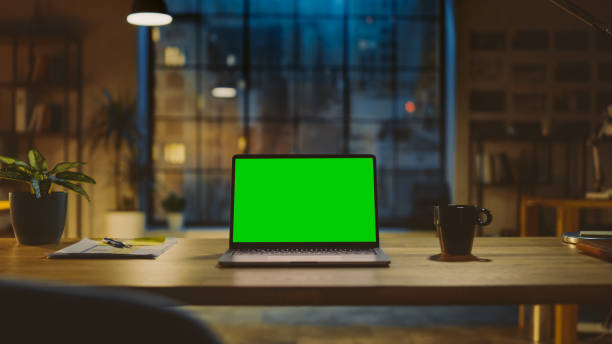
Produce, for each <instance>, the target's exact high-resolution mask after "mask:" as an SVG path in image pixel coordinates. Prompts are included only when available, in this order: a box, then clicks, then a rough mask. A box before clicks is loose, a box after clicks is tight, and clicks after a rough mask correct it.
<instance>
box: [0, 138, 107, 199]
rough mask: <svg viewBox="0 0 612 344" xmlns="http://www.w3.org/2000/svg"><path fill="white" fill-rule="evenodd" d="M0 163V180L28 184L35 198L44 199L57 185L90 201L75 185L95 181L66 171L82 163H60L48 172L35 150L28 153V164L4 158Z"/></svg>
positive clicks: (78, 186)
mask: <svg viewBox="0 0 612 344" xmlns="http://www.w3.org/2000/svg"><path fill="white" fill-rule="evenodd" d="M0 161H2V162H3V163H4V164H5V165H6V166H5V167H4V169H2V170H0V179H7V180H14V181H18V182H22V183H27V184H30V192H31V193H32V194H33V195H34V196H35V197H36V198H43V197H46V196H47V195H49V194H50V193H51V191H52V190H53V185H54V184H57V185H60V186H63V187H65V188H67V189H70V190H72V191H75V192H77V193H79V194H81V195H82V196H84V197H85V198H87V200H88V201H91V200H90V199H89V195H88V194H87V192H85V190H84V189H83V188H82V187H81V186H80V185H79V184H75V183H89V184H95V183H96V181H95V180H93V178H91V177H89V176H87V175H85V174H83V173H81V172H74V171H68V170H70V169H72V168H75V167H79V166H81V165H85V163H84V162H60V163H59V164H57V165H55V167H53V168H52V169H50V170H49V169H48V165H47V160H46V159H45V157H43V155H42V154H40V152H39V151H38V150H37V149H35V148H34V149H30V151H29V152H28V162H29V164H28V163H26V162H23V161H20V160H17V159H13V158H9V157H5V156H0Z"/></svg>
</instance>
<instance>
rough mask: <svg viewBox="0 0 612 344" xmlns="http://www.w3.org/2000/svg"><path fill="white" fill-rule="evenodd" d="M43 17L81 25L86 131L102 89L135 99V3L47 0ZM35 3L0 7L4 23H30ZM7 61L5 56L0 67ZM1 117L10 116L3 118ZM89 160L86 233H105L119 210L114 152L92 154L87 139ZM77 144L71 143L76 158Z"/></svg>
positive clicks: (72, 224) (21, 0)
mask: <svg viewBox="0 0 612 344" xmlns="http://www.w3.org/2000/svg"><path fill="white" fill-rule="evenodd" d="M40 3H41V14H42V16H43V17H49V18H62V19H64V20H66V21H71V22H77V23H78V27H79V31H80V32H79V33H80V34H81V35H82V37H83V79H84V85H83V115H84V121H83V123H84V126H85V127H87V126H88V123H90V121H91V119H92V118H93V116H95V115H96V110H97V108H99V106H100V104H101V100H102V89H103V88H106V89H109V90H110V91H111V92H113V93H114V94H129V95H132V96H134V97H135V96H136V94H137V92H136V89H137V85H136V62H137V61H136V48H137V47H136V32H137V29H136V27H134V26H132V25H129V24H128V23H127V22H126V21H125V17H126V15H127V14H128V13H129V10H130V7H131V1H127V0H105V1H82V0H53V1H52V0H42V1H40ZM34 6H35V1H34V0H3V1H2V4H1V5H0V7H1V10H0V22H14V21H27V20H29V19H30V17H31V16H32V14H33V12H34ZM5 58H6V57H3V56H0V64H1V63H3V59H5ZM0 116H5V114H2V115H0ZM84 143H85V145H86V147H85V149H84V156H83V158H84V160H85V161H86V162H88V164H87V165H86V166H85V168H84V172H85V173H87V174H89V175H91V176H92V177H94V179H96V180H97V182H98V184H97V185H95V186H86V190H87V191H88V193H89V194H90V196H91V198H92V201H91V202H90V203H88V202H87V201H86V200H83V228H82V233H83V235H92V236H93V235H96V234H100V233H102V232H101V231H102V230H103V226H104V212H105V210H106V209H111V208H113V207H114V202H113V198H112V197H113V193H112V192H109V189H110V188H111V187H112V186H111V183H110V178H109V177H110V175H111V165H110V161H109V154H107V152H106V151H105V149H104V148H103V147H101V148H99V149H98V150H97V151H96V152H94V153H90V150H89V148H88V143H89V142H88V140H87V135H85V142H84ZM75 148H76V147H75V146H74V145H71V147H70V151H71V156H74V151H75ZM54 149H55V150H56V151H59V150H61V149H62V148H61V143H59V142H58V143H48V144H46V146H45V147H44V150H45V151H47V152H51V156H50V157H49V158H50V159H49V160H51V161H52V163H53V162H54V161H53V160H56V159H59V158H61V155H59V156H55V154H53V151H54ZM75 201H76V196H71V198H70V200H69V216H68V219H67V221H68V222H67V231H68V234H69V235H70V236H74V235H75V233H76V212H75V206H74V205H75V204H76V202H75Z"/></svg>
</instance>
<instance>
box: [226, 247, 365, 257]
mask: <svg viewBox="0 0 612 344" xmlns="http://www.w3.org/2000/svg"><path fill="white" fill-rule="evenodd" d="M375 253H376V252H375V251H374V249H372V248H248V249H236V250H234V254H260V255H266V256H275V255H276V256H292V255H296V256H301V255H322V256H328V255H346V254H375Z"/></svg>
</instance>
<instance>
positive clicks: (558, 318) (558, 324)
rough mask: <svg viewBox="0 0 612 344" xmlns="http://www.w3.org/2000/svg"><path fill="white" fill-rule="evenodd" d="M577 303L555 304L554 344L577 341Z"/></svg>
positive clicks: (566, 343)
mask: <svg viewBox="0 0 612 344" xmlns="http://www.w3.org/2000/svg"><path fill="white" fill-rule="evenodd" d="M577 324H578V305H555V344H573V343H576V341H577V337H578V334H577V331H576V326H577Z"/></svg>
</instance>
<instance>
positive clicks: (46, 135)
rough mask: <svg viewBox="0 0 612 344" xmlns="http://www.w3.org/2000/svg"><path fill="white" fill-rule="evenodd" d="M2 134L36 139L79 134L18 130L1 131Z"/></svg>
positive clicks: (69, 136)
mask: <svg viewBox="0 0 612 344" xmlns="http://www.w3.org/2000/svg"><path fill="white" fill-rule="evenodd" d="M0 136H17V137H32V138H34V139H37V138H56V137H60V138H64V137H68V138H76V137H77V135H76V134H74V133H68V134H66V133H63V132H62V133H32V132H23V133H18V132H14V131H0Z"/></svg>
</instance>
